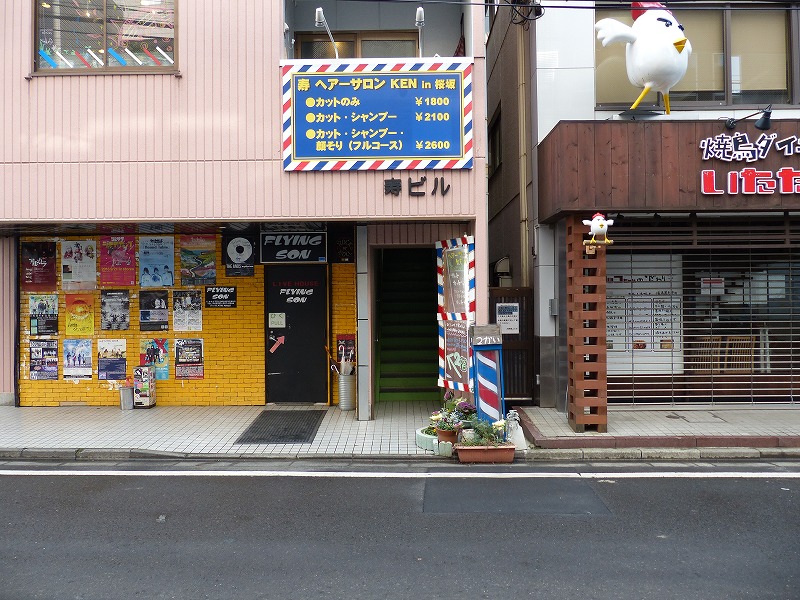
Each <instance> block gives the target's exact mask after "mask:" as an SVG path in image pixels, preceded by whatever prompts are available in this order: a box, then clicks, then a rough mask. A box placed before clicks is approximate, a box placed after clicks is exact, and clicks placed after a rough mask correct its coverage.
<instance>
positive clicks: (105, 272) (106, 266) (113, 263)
mask: <svg viewBox="0 0 800 600" xmlns="http://www.w3.org/2000/svg"><path fill="white" fill-rule="evenodd" d="M99 248H100V285H136V238H135V237H134V236H132V235H117V236H110V235H106V236H102V237H101V238H100V245H99Z"/></svg>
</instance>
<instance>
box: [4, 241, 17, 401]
mask: <svg viewBox="0 0 800 600" xmlns="http://www.w3.org/2000/svg"><path fill="white" fill-rule="evenodd" d="M14 242H15V240H14V239H13V238H0V406H3V405H5V404H13V402H14V381H15V374H16V373H15V369H14V367H15V365H16V363H17V361H16V358H15V352H14V331H15V327H16V320H17V311H16V306H17V303H16V300H15V299H16V289H15V286H14V285H13V283H14V281H15V278H14V266H15V264H16V261H15V259H14V256H15V255H14Z"/></svg>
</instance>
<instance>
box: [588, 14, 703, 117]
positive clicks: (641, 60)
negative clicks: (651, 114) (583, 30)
mask: <svg viewBox="0 0 800 600" xmlns="http://www.w3.org/2000/svg"><path fill="white" fill-rule="evenodd" d="M631 14H632V15H633V26H632V27H629V26H628V25H625V24H624V23H621V22H620V21H617V20H616V19H601V20H599V21H598V22H597V23H596V24H595V26H594V28H595V29H596V30H597V39H598V40H600V41H601V42H602V43H603V46H608V45H609V44H612V43H614V42H625V43H626V44H627V46H626V48H625V65H626V67H627V70H628V79H629V80H630V82H631V83H632V84H633V85H635V86H636V87H640V88H644V89H643V90H642V93H641V94H640V95H639V97H638V98H637V99H636V102H634V103H633V104H632V105H631V110H633V109H634V108H636V107H637V106H639V103H640V102H641V101H642V100H643V99H644V97H645V96H646V95H647V94H648V93H649V92H651V91H653V92H661V95H662V96H664V107H665V109H666V113H667V114H669V91H670V90H671V89H672V88H673V87H674V86H675V84H677V83H678V82H679V81H680V80H681V79H682V78H683V76H684V75H685V74H686V68H687V67H688V65H689V56H690V55H691V53H692V44H691V42H689V40H687V39H686V36H685V35H684V34H683V25H681V24H680V23H678V21H677V20H676V19H675V17H674V16H672V13H671V12H670V11H668V10H666V8H665V7H664V5H663V4H661V3H660V2H631Z"/></svg>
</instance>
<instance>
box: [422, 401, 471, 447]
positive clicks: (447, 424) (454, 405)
mask: <svg viewBox="0 0 800 600" xmlns="http://www.w3.org/2000/svg"><path fill="white" fill-rule="evenodd" d="M475 415H476V411H475V405H474V404H472V403H471V402H469V401H467V400H453V399H452V398H449V397H446V398H445V403H444V407H443V408H442V409H441V410H437V411H435V412H434V413H433V414H432V415H431V424H432V425H434V426H435V427H436V435H437V437H438V439H439V441H440V442H452V443H455V442H456V441H457V439H458V435H459V433H460V432H461V431H462V430H463V429H465V428H468V429H471V427H472V423H473V420H474V419H475Z"/></svg>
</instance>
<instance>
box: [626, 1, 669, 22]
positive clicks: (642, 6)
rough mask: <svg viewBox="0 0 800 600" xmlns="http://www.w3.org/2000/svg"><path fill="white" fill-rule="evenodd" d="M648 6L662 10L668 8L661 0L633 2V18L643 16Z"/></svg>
mask: <svg viewBox="0 0 800 600" xmlns="http://www.w3.org/2000/svg"><path fill="white" fill-rule="evenodd" d="M648 8H660V9H661V10H666V9H667V7H666V6H664V5H663V4H661V2H631V15H633V20H634V21H635V20H636V19H638V18H639V17H641V16H642V15H643V14H644V13H646V12H647V9H648ZM667 12H669V11H667Z"/></svg>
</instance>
